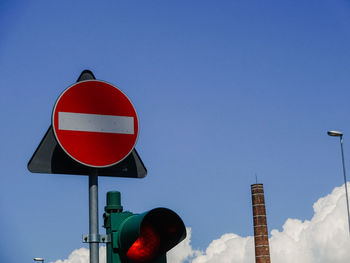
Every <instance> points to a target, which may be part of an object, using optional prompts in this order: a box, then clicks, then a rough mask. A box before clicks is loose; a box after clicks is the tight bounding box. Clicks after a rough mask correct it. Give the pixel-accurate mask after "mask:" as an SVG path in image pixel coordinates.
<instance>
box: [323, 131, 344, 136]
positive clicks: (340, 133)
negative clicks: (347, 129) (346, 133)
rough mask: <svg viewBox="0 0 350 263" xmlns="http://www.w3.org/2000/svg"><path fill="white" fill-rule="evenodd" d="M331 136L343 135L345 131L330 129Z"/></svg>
mask: <svg viewBox="0 0 350 263" xmlns="http://www.w3.org/2000/svg"><path fill="white" fill-rule="evenodd" d="M327 133H328V135H329V136H334V137H342V136H343V133H342V132H340V131H329V132H327Z"/></svg>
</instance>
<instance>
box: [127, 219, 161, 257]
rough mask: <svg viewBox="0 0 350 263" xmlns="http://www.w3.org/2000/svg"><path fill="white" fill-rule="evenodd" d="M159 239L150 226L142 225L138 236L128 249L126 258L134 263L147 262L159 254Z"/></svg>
mask: <svg viewBox="0 0 350 263" xmlns="http://www.w3.org/2000/svg"><path fill="white" fill-rule="evenodd" d="M159 249H160V237H159V235H158V233H157V231H156V230H155V228H154V226H152V225H151V224H143V225H142V227H141V231H140V236H139V237H138V238H137V240H136V241H135V242H134V243H133V244H132V246H131V247H130V248H129V250H128V252H127V253H126V256H127V257H128V259H129V260H131V261H132V262H135V263H139V262H140V263H142V262H149V261H151V260H153V259H155V258H156V257H157V256H158V254H159Z"/></svg>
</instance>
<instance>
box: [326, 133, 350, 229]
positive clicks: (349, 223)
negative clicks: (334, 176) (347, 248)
mask: <svg viewBox="0 0 350 263" xmlns="http://www.w3.org/2000/svg"><path fill="white" fill-rule="evenodd" d="M328 135H329V136H333V137H339V138H340V148H341V157H342V163H343V173H344V183H345V184H344V185H345V195H346V209H347V211H348V225H349V234H350V212H349V197H348V186H347V181H346V171H345V162H344V148H343V133H342V132H339V131H329V132H328Z"/></svg>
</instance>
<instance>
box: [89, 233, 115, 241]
mask: <svg viewBox="0 0 350 263" xmlns="http://www.w3.org/2000/svg"><path fill="white" fill-rule="evenodd" d="M110 242H111V236H110V235H99V234H97V235H96V234H92V235H91V234H90V235H89V234H86V235H83V243H110Z"/></svg>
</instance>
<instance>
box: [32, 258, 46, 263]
mask: <svg viewBox="0 0 350 263" xmlns="http://www.w3.org/2000/svg"><path fill="white" fill-rule="evenodd" d="M33 259H34V261H41V262H42V263H44V259H43V258H33Z"/></svg>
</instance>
